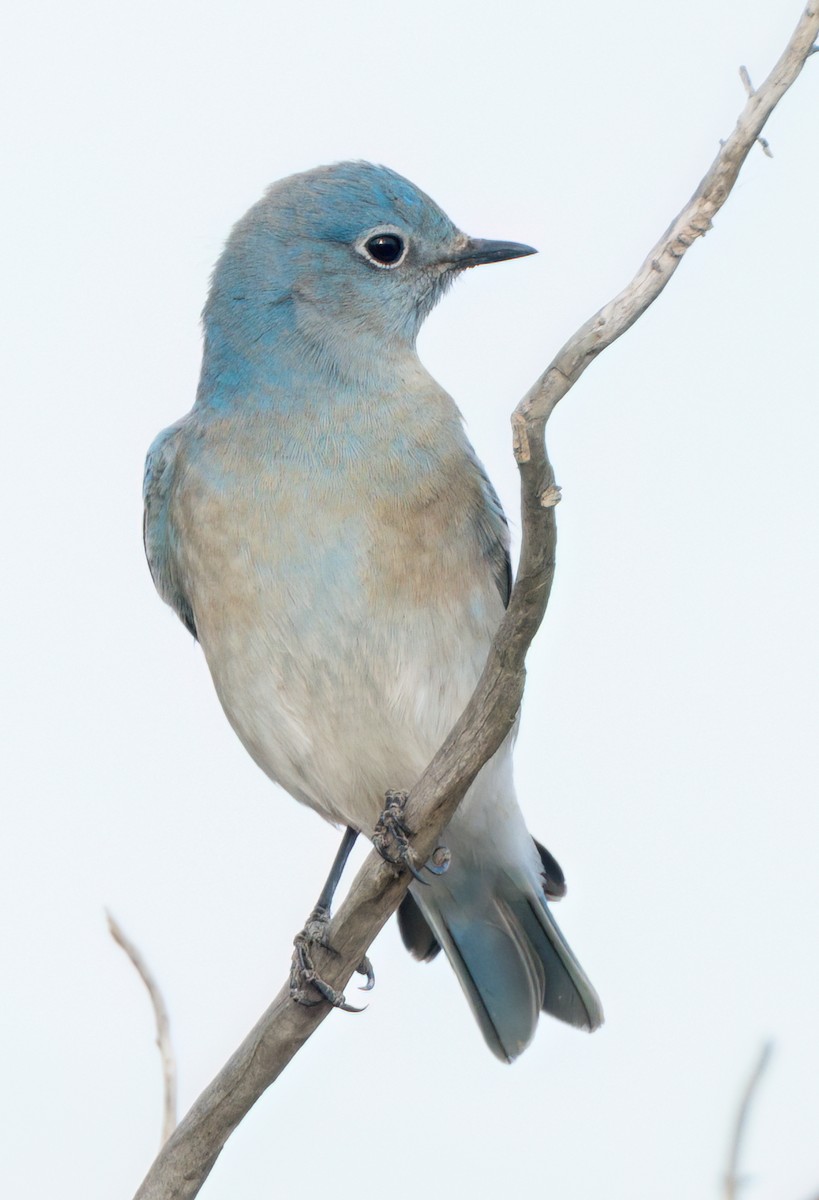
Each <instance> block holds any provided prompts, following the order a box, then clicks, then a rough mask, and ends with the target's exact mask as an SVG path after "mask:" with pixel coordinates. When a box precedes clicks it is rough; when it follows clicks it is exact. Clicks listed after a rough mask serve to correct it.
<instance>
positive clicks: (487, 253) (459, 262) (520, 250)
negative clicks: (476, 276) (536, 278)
mask: <svg viewBox="0 0 819 1200" xmlns="http://www.w3.org/2000/svg"><path fill="white" fill-rule="evenodd" d="M527 254H537V250H535V248H534V246H524V245H523V244H522V243H521V242H493V241H490V240H489V239H488V238H464V241H463V244H462V245H461V246H460V247H459V248H458V250H457V251H456V252H455V254H453V255H452V257H451V258H450V260H449V262H450V263H451V265H452V266H453V267H456V268H458V269H459V270H460V269H464V268H466V267H480V266H482V265H483V263H495V262H505V261H506V259H507V258H525V256H526V255H527Z"/></svg>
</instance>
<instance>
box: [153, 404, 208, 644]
mask: <svg viewBox="0 0 819 1200" xmlns="http://www.w3.org/2000/svg"><path fill="white" fill-rule="evenodd" d="M184 425H185V418H183V419H182V421H177V423H176V424H175V425H171V426H170V428H169V429H164V430H163V431H162V433H160V434H159V436H158V437H157V438H156V440H155V441H154V443H153V445H152V446H151V448H150V450H149V451H148V457H147V459H146V460H145V480H144V483H143V488H142V496H143V499H144V502H145V516H144V521H143V537H144V540H145V555H146V557H147V559H148V566H149V567H150V569H151V576H152V578H153V581H154V584H155V586H156V590H157V591H158V592H159V594H160V596H161V597H162V599H163V600H164V601H165V603H166V604H170V606H171V608H172V609H173V610H174V612H175V613H176V615H177V616H178V617H179V619H180V621H181V622H182V624H183V625H184V626H185V627H186V629H188V630H190V632H191V633H192V634H193V636H194V637H196V623H195V621H194V619H193V610H192V608H191V606H190V602H189V601H188V599H187V597H186V596H185V593H184V591H183V589H182V586H181V584H180V582H179V572H178V570H177V561H176V552H175V537H174V531H173V525H172V522H171V519H170V501H171V496H172V494H173V488H174V483H175V479H176V470H177V449H178V444H179V440H180V437H181V435H182V431H183V429H184Z"/></svg>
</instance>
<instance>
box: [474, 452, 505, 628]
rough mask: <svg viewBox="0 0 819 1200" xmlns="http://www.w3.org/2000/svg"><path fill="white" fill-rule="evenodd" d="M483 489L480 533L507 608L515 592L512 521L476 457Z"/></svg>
mask: <svg viewBox="0 0 819 1200" xmlns="http://www.w3.org/2000/svg"><path fill="white" fill-rule="evenodd" d="M472 461H473V462H474V465H475V469H476V471H477V473H478V476H479V478H480V483H481V490H482V492H483V499H484V504H482V505H481V507H480V509H479V510H478V512H477V515H476V532H477V535H478V541H479V542H480V545H481V549H482V550H483V554H484V557H485V558H486V561H487V563H488V565H489V568H490V570H491V572H492V576H493V578H494V580H495V584H496V585H497V589H498V591H499V592H500V596H501V600H503V606H504V608H505V607H506V606H507V605H508V603H509V597H510V595H511V593H512V560H511V558H510V557H509V522H508V521H507V520H506V514H505V513H504V511H503V507H502V505H501V502H500V500H499V499H498V494H497V492H496V491H495V489H494V488H493V487H492V484H491V482H490V479H489V476H488V475H487V474H486V471H485V470H484V467H483V463H481V462H480V461H479V460H478V459H477V458H476V457H475V456H474V455H473V456H472Z"/></svg>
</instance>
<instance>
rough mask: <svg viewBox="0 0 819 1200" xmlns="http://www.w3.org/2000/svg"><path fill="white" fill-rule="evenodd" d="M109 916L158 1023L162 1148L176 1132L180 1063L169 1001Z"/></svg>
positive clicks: (113, 931) (135, 950) (111, 931)
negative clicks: (140, 981)
mask: <svg viewBox="0 0 819 1200" xmlns="http://www.w3.org/2000/svg"><path fill="white" fill-rule="evenodd" d="M105 915H106V917H107V918H108V930H109V932H110V934H111V937H112V938H113V939H114V941H115V942H116V943H117V945H118V946H121V947H122V949H123V950H124V951H125V953H126V954H127V955H128V957H129V958H130V960H131V962H132V963H133V964H134V966H135V967H136V970H137V974H138V975H139V977H140V979H141V980H142V982H143V983H144V984H145V987H146V988H147V989H148V995H149V996H150V998H151V1004H152V1006H153V1010H154V1018H155V1019H156V1044H157V1046H158V1047H159V1057H160V1059H161V1060H162V1084H163V1088H162V1091H163V1096H164V1102H163V1106H162V1137H161V1139H160V1143H159V1144H160V1146H164V1144H165V1142H167V1140H168V1138H169V1137H170V1136H171V1134H172V1133H173V1131H174V1129H175V1128H176V1059H175V1058H174V1053H173V1044H172V1042H171V1024H170V1021H169V1019H168V1010H167V1008H166V1007H165V1001H164V999H163V997H162V993H161V991H160V990H159V984H158V983H157V982H156V980H155V979H154V977H153V975H152V974H151V972H150V971H149V970H148V966H147V964H146V962H145V959H144V958H143V957H142V955H141V953H140V952H139V950H138V949H137V948H136V946H135V945H134V943H133V942H132V941H131V940H130V939H129V938H128V937H126V936H125V934H124V933H123V932H122V929H121V927H120V925H119V924H118V923H117V921H116V919H115V918H114V917H113V916H112V915H111V913H110V912H106V914H105Z"/></svg>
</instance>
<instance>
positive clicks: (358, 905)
mask: <svg viewBox="0 0 819 1200" xmlns="http://www.w3.org/2000/svg"><path fill="white" fill-rule="evenodd" d="M818 35H819V0H814V2H813V3H811V4H809V5H808V7H807V8H806V9H805V12H804V13H803V15H802V17H801V19H800V21H799V24H798V26H797V28H796V31H795V32H794V34H793V37H792V38H791V40H790V42H789V43H788V46H787V48H786V50H785V52H784V53H783V55H782V57H781V58H780V59H779V62H778V63H777V64H776V66H775V67H774V69H773V71H772V72H771V74H770V75H769V76H768V78H767V79H766V80H765V82H764V83H763V84H762V86H761V87H760V88H759V90H758V91H757V92H755V93H754V95H753V96H751V97H749V99H748V102H747V104H746V105H745V108H744V109H743V111H742V114H741V115H740V118H739V120H738V122H737V126H736V129H735V130H734V132H733V133H732V134H731V136H730V137H729V138H728V140H727V141H726V142H725V144H724V145H723V146H722V148H721V150H720V152H719V154H718V155H717V157H716V159H715V160H714V162H713V163H712V165H711V167H710V169H709V171H708V173H707V174H706V176H705V178H704V179H703V180H702V182H701V183H700V185H699V187H698V188H697V190H696V192H695V193H694V196H693V197H692V199H691V200H690V201H689V203H688V204H687V205H686V206H685V208H684V209H683V210H682V212H681V213H680V214H679V216H677V217H676V218H675V220H674V221H673V222H672V224H671V225H670V226H669V228H668V230H667V231H666V232H665V233H664V234H663V236H662V237H661V238H660V240H659V242H658V243H657V245H656V246H655V247H654V248H653V249H652V250H651V252H650V254H649V255H648V257H647V259H646V261H645V262H644V264H643V266H642V267H641V268H640V270H639V271H638V273H637V275H636V276H635V278H634V279H633V280H632V282H631V283H630V284H629V285H628V287H626V288H625V289H624V290H623V291H622V292H620V294H619V295H617V296H615V298H614V299H613V300H611V301H610V302H609V303H608V304H607V305H605V306H604V307H603V308H602V309H600V311H599V312H597V313H596V314H595V315H594V316H593V317H592V318H591V319H590V320H589V321H587V322H586V324H585V325H584V326H583V327H582V328H581V329H580V330H578V332H577V333H576V334H575V335H574V336H573V337H572V338H571V339H570V340H569V341H568V342H567V343H566V345H565V346H564V347H563V348H562V349H561V351H560V352H559V354H558V355H557V357H556V358H555V359H554V361H553V362H552V363H551V364H550V366H549V367H548V368H547V369H546V371H545V372H544V374H543V375H542V376H541V378H540V379H539V380H538V381H537V383H536V384H535V385H534V387H533V388H532V389H531V390H530V391H529V393H528V394H527V395H526V396H525V397H524V399H523V400H522V401H521V403H520V404H519V405H518V407H517V409H516V410H515V413H514V416H513V418H512V423H513V434H514V449H515V456H516V458H517V461H518V466H519V469H520V474H521V506H522V513H523V520H522V526H523V544H522V548H521V559H520V566H519V568H518V574H517V579H516V581H515V586H514V589H513V591H512V596H511V599H510V603H509V607H508V609H507V610H506V614H505V616H504V618H503V621H502V622H501V625H500V628H499V629H498V633H497V635H496V637H495V640H494V642H493V644H492V647H491V649H490V652H489V657H488V659H487V663H486V666H485V668H484V672H483V675H482V676H481V679H480V681H479V683H478V686H477V688H476V690H475V693H474V695H473V696H472V699H471V700H470V702H469V704H468V705H467V708H466V710H465V711H464V713H463V715H462V716H461V718H460V720H459V721H458V722H457V724H456V725H455V727H454V728H453V730H452V732H451V733H450V735H449V737H448V738H447V740H446V742H445V743H444V745H443V746H442V747H441V749H440V750H439V752H438V753H437V754H436V756H435V758H434V759H433V761H432V762H431V763H430V765H429V767H428V768H427V769H426V771H425V772H424V774H423V775H422V777H421V779H420V780H419V781H418V783H417V784H416V786H415V787H414V788H413V789H412V792H411V793H410V797H409V801H408V804H407V808H406V818H407V822H408V824H409V827H410V829H413V830H416V831H417V833H416V834H415V836H414V838H413V842H412V844H413V851H414V853H415V855H416V858H417V860H418V861H420V862H425V861H426V860H427V859H428V858H429V856H430V855H431V854H432V852H433V850H434V849H435V848H436V846H437V845H438V843H439V838H440V835H441V832H442V830H443V829H444V827H445V826H446V825H447V824H448V822H449V821H450V819H451V817H452V815H453V813H454V811H455V809H456V807H457V805H458V803H459V801H460V800H461V798H462V797H463V795H464V793H465V792H466V791H467V789H468V788H469V786H470V784H471V783H472V781H473V780H474V778H475V776H476V775H477V773H478V771H479V770H480V768H481V766H482V765H483V763H485V762H486V761H487V759H488V758H490V757H491V755H492V754H494V752H495V751H496V750H497V749H498V747H499V746H500V744H501V742H502V741H503V740H504V738H505V737H506V736H507V734H508V733H509V730H510V729H511V727H512V725H513V724H514V721H515V718H516V715H517V711H518V708H519V706H520V701H521V696H522V694H523V682H524V676H525V671H524V659H525V656H526V652H527V650H528V648H529V645H530V643H531V641H532V638H533V637H534V635H535V633H536V631H537V629H538V627H539V625H540V622H541V620H542V618H543V614H544V612H545V610H546V604H547V601H548V598H549V592H550V589H551V584H552V578H553V574H554V552H555V543H556V524H555V504H556V502H557V499H558V498H559V492H558V490H557V488H556V485H555V481H554V474H553V472H552V467H551V464H550V462H549V459H548V456H547V454H546V447H545V442H544V432H545V426H546V421H547V420H548V418H549V416H550V415H551V413H552V411H553V410H554V408H555V405H556V404H557V403H558V401H559V400H560V399H561V398H562V397H563V396H564V395H565V394H566V392H567V391H568V390H569V388H570V387H571V386H572V384H573V383H574V382H575V381H576V380H577V379H578V378H579V377H580V375H581V374H582V373H583V371H584V370H585V369H586V367H587V366H588V365H589V363H590V362H591V361H592V360H593V359H594V358H596V357H597V355H598V354H599V353H600V352H601V350H604V349H605V348H606V346H609V345H610V344H611V343H612V342H613V341H614V340H615V339H616V338H618V337H620V336H621V334H623V333H625V331H626V330H627V329H628V328H629V327H630V326H631V325H632V324H633V323H634V322H635V321H636V320H637V318H638V317H639V316H640V315H641V313H643V312H644V311H645V310H646V309H647V308H648V306H649V305H650V304H651V303H653V301H654V300H655V299H656V298H657V296H658V295H659V294H660V292H661V291H662V290H663V288H664V287H665V285H666V284H667V283H668V280H669V279H670V278H671V276H672V275H673V273H674V271H676V269H677V267H678V266H679V263H680V261H681V259H682V257H683V255H684V254H685V252H686V250H687V249H688V248H689V246H691V245H692V244H693V242H694V241H696V239H697V238H698V237H701V236H702V235H703V234H704V233H706V232H707V230H708V229H710V228H711V219H712V217H713V216H714V214H715V213H716V212H717V211H718V210H719V209H720V208H721V206H722V205H723V204H724V203H725V200H726V199H727V197H728V194H729V193H730V191H731V188H732V187H733V185H734V182H735V181H736V178H737V175H738V173H739V169H740V167H741V165H742V163H743V161H744V159H745V158H746V156H747V154H748V153H749V151H750V149H751V147H752V146H753V144H754V142H755V141H756V140H757V138H758V137H759V134H760V132H761V130H762V127H763V126H764V124H765V121H766V120H767V118H768V117H769V115H770V113H771V112H772V111H773V109H774V107H775V106H776V104H777V102H778V101H779V100H780V98H781V97H782V96H783V95H784V93H785V92H786V91H787V89H788V88H789V87H790V86H791V84H792V83H793V82H794V80H795V79H796V78H797V76H798V75H799V72H800V70H801V69H802V66H803V65H804V62H805V60H806V58H807V57H808V54H809V53H810V50H811V46H812V44H813V42H814V40H815V39H816V37H817V36H818ZM408 883H409V876H408V875H407V874H404V875H402V876H401V877H397V876H396V874H395V872H394V870H393V869H392V868H391V867H389V866H388V865H387V864H386V863H384V861H383V860H382V859H381V858H380V857H379V856H378V855H377V854H375V853H373V854H370V855H369V857H368V858H367V860H366V862H365V864H364V866H363V867H362V869H361V871H360V872H359V874H358V876H357V877H356V879H355V880H354V882H353V885H352V888H351V890H350V894H349V896H348V897H347V899H346V900H345V902H344V904H343V905H342V906H341V908H340V909H339V911H338V913H337V914H336V916H335V917H334V918H333V920H332V922H331V923H330V926H329V930H328V935H329V940H330V942H331V944H332V946H333V952H332V953H330V952H328V951H322V950H321V949H320V948H317V950H316V953H315V956H314V957H315V960H316V961H315V965H316V969H317V970H318V972H319V974H320V975H321V977H322V978H323V979H324V980H325V981H326V982H327V983H329V984H330V985H331V986H332V987H333V988H335V989H337V990H339V991H343V989H344V987H345V986H346V984H347V982H348V981H349V979H350V977H351V976H352V974H353V972H354V971H355V968H356V967H357V965H358V964H359V963H360V962H361V960H362V958H363V957H364V955H365V954H366V952H367V950H368V948H369V946H370V944H371V942H372V941H373V939H374V938H375V936H376V935H377V933H378V932H379V930H380V929H381V928H382V926H383V925H384V924H385V922H386V921H387V919H388V918H389V917H390V915H391V914H392V913H393V912H394V911H395V909H396V908H397V907H398V904H399V903H400V901H401V899H402V897H403V895H404V893H405V892H406V890H407V886H408ZM329 1012H330V1008H329V1006H327V1005H324V1004H321V1005H317V1006H316V1007H315V1008H305V1007H303V1006H301V1005H297V1004H294V1003H293V1002H292V1000H291V999H290V996H289V988H288V984H287V983H285V985H284V986H283V988H282V990H281V991H280V992H279V994H278V996H277V997H276V998H275V1000H274V1001H273V1003H272V1004H271V1006H270V1008H269V1009H268V1010H267V1012H266V1013H265V1014H264V1015H263V1016H262V1017H261V1019H260V1020H259V1022H258V1023H257V1025H256V1026H255V1028H254V1029H253V1030H252V1031H251V1032H250V1034H249V1035H248V1036H247V1037H246V1038H245V1040H244V1042H243V1043H242V1045H241V1046H240V1047H239V1049H238V1050H237V1051H236V1053H235V1054H234V1055H233V1057H232V1058H231V1059H230V1061H229V1062H228V1063H227V1065H226V1066H225V1067H224V1068H223V1069H222V1070H221V1071H220V1072H219V1074H218V1075H217V1076H216V1078H215V1079H214V1080H213V1082H212V1083H211V1084H210V1085H209V1086H208V1087H207V1088H206V1089H205V1091H204V1092H203V1093H202V1095H201V1096H200V1097H199V1099H198V1100H197V1101H196V1103H195V1104H194V1106H193V1108H192V1109H191V1111H190V1112H189V1113H188V1115H187V1116H186V1117H185V1118H184V1119H183V1121H182V1123H181V1124H180V1125H179V1126H178V1127H177V1129H176V1131H175V1132H174V1134H173V1135H172V1136H171V1138H170V1139H169V1141H168V1143H167V1144H166V1145H165V1147H164V1148H163V1150H162V1151H161V1153H160V1155H159V1157H158V1158H157V1160H156V1162H155V1163H154V1164H153V1166H152V1167H151V1169H150V1171H149V1172H148V1175H147V1176H146V1178H145V1180H144V1182H143V1184H142V1186H141V1188H140V1189H139V1191H138V1192H137V1200H190V1198H192V1197H194V1196H195V1195H196V1194H197V1193H198V1191H199V1189H200V1187H201V1186H202V1183H203V1182H204V1180H205V1178H206V1177H207V1175H208V1174H209V1172H210V1170H211V1168H212V1167H213V1164H214V1163H215V1161H216V1159H217V1157H218V1156H219V1153H220V1152H221V1150H222V1147H223V1146H224V1144H225V1142H226V1141H227V1138H228V1137H229V1136H230V1134H231V1133H232V1131H233V1130H234V1129H235V1128H236V1126H237V1125H238V1124H239V1122H240V1121H241V1120H242V1118H243V1117H244V1116H245V1114H246V1113H247V1112H248V1110H249V1109H250V1108H251V1106H252V1105H253V1104H255V1102H256V1101H257V1100H258V1099H259V1097H260V1096H261V1095H262V1093H263V1092H264V1090H265V1089H266V1088H267V1087H269V1086H270V1084H271V1083H273V1081H274V1080H275V1079H276V1078H277V1077H278V1076H279V1075H280V1074H281V1072H282V1071H283V1070H284V1068H285V1066H286V1065H287V1064H288V1063H289V1062H290V1060H291V1059H292V1058H293V1056H294V1055H295V1054H296V1053H297V1051H298V1050H299V1049H300V1047H301V1046H302V1045H303V1043H304V1042H305V1041H306V1040H307V1038H308V1037H310V1035H311V1034H312V1033H313V1032H314V1030H315V1029H316V1028H317V1026H318V1025H319V1024H320V1023H321V1022H322V1021H323V1020H324V1018H325V1017H326V1016H327V1015H328V1013H329Z"/></svg>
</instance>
